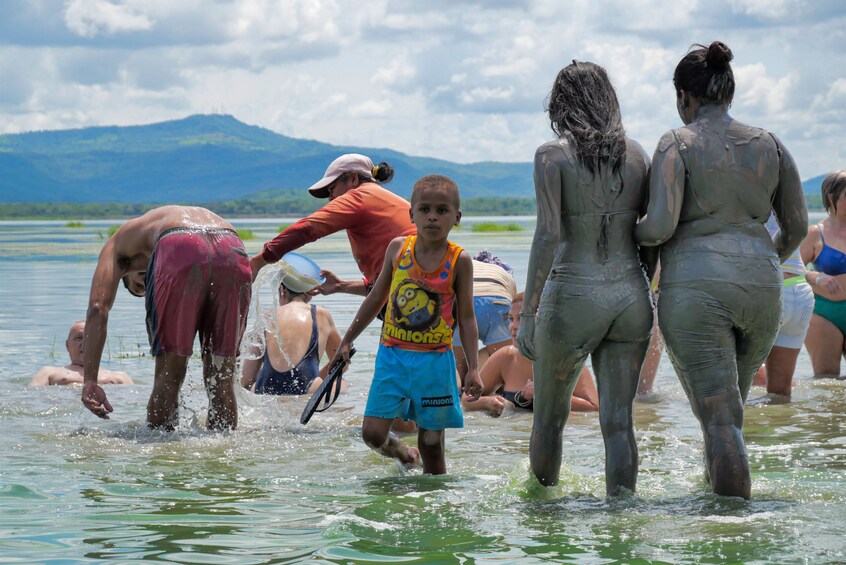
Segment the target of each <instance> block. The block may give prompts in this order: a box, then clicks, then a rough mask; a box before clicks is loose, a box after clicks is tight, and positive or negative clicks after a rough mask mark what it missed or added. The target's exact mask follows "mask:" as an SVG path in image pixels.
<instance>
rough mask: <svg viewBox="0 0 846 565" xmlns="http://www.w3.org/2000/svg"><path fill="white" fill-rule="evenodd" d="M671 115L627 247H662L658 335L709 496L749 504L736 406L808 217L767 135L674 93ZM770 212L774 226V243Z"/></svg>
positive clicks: (774, 322)
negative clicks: (674, 122) (689, 418)
mask: <svg viewBox="0 0 846 565" xmlns="http://www.w3.org/2000/svg"><path fill="white" fill-rule="evenodd" d="M678 107H679V114H680V116H681V118H682V120H683V121H684V123H685V124H687V125H686V127H684V128H681V129H679V130H676V134H675V135H674V134H673V132H672V131H670V132H667V133H666V134H664V136H663V137H662V138H661V140H660V141H659V143H658V147H657V149H656V151H655V155H654V157H653V159H652V174H651V179H650V187H649V207H648V213H647V216H646V218H644V219H643V220H642V221H641V222H640V223H639V224H638V225H637V228H636V230H635V236H636V238H637V241H638V243H640V244H641V245H646V246H657V245H661V244H663V245H662V247H661V269H662V272H661V296H660V299H659V304H658V316H659V324H660V326H661V330H662V332H663V335H664V338H665V340H666V344H667V351H668V353H669V357H670V359H671V360H672V362H673V366H674V367H675V370H676V373H677V374H678V375H679V379H680V380H681V382H682V385H683V387H684V389H685V392H686V393H687V396H688V398H689V400H690V403H691V407H692V410H693V413H694V415H695V416H696V417H697V418H698V419H699V422H700V424H701V426H702V432H703V435H704V439H705V462H706V474H707V475H708V476H709V478H710V482H711V486H712V488H713V490H714V492H715V493H717V494H724V495H730V496H742V497H744V498H749V496H750V493H751V479H750V476H749V463H748V459H747V455H746V446H745V444H744V439H743V432H742V427H743V405H744V402H745V400H746V396H747V394H748V392H749V387H750V385H751V383H752V378H753V376H754V374H755V371H756V370H757V369H758V367H760V365H761V363H762V362H763V361H764V359H765V358H766V357H767V354H768V353H769V351H770V349H771V346H772V344H773V341H774V339H775V336H776V333H777V331H778V323H779V318H780V315H781V289H782V284H783V283H782V281H783V277H782V273H781V268H780V266H779V264H780V263H781V261H784V260H785V259H787V258H788V257H789V256H790V254H791V253H792V252H793V250H794V249H796V247H797V246H798V245H799V243H800V242H801V241H802V239H803V237H804V235H805V233H806V232H807V221H808V220H807V210H806V208H805V200H804V197H803V195H802V187H801V181H800V179H799V174H798V171H797V169H796V165H795V164H794V162H793V159H792V157H791V156H790V153H788V152H787V150H786V149H785V148H784V147H783V146H781V144H780V142H779V141H778V140H777V139H776V138H775V137H774V136H772V135H771V134H769V133H767V132H766V131H764V130H761V129H758V128H753V127H750V126H747V125H745V124H742V123H739V122H737V121H735V120H734V119H732V118H731V117H730V116H729V115H728V112H727V106H726V105H707V106H700V104H699V103H698V102H697V101H696V100H694V99H692V98H691V97H690V96H689V95H688V93H686V92H684V91H682V93H681V95H680V97H679V105H678ZM686 171H687V174H688V177H689V178H688V182H687V183H686V182H685V172H686ZM771 209H772V210H773V211H774V213H775V215H776V218H777V219H778V222H779V224H780V226H781V230H780V231H779V232H778V233H777V234H776V235H775V236H774V237H773V238H772V239H770V236H769V234H768V232H767V229H766V227H765V225H764V224H765V223H766V221H767V218H768V217H769V214H770V210H771Z"/></svg>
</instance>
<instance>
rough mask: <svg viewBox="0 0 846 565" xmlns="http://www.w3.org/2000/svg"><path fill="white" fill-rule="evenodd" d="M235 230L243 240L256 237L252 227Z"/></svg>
mask: <svg viewBox="0 0 846 565" xmlns="http://www.w3.org/2000/svg"><path fill="white" fill-rule="evenodd" d="M235 231H236V232H237V233H238V237H240V238H241V239H242V240H243V241H247V240H250V239H255V238H256V236H255V234H254V233H253V230H251V229H246V228H241V229H239V230H235Z"/></svg>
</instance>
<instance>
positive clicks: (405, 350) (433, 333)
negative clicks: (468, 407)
mask: <svg viewBox="0 0 846 565" xmlns="http://www.w3.org/2000/svg"><path fill="white" fill-rule="evenodd" d="M459 206H460V198H459V195H458V187H457V186H456V184H455V183H454V182H453V181H452V180H451V179H450V178H448V177H445V176H443V175H428V176H425V177H423V178H421V179H420V180H418V181H417V182H416V183H415V184H414V188H413V190H412V192H411V212H410V213H411V221H412V222H414V225H415V226H417V235H409V236H402V237H398V238H396V239H394V240H392V241H391V243H390V244H389V245H388V249H387V251H386V253H385V262H384V265H383V266H382V271H381V273H380V274H379V277H378V278H377V279H376V284H375V285H374V287H373V290H372V291H371V292H370V294H368V295H367V298H365V299H364V302H363V303H362V304H361V308H360V309H359V311H358V314H357V315H356V317H355V319H354V320H353V323H352V324H351V325H350V327H349V329H348V330H347V334H346V335H345V336H344V339H343V340H342V342H341V346H340V348H339V349H338V353H337V354H336V355H335V359H333V361H332V364H334V363H335V361H337V360H338V358H340V356H342V355H343V357H344V359H345V360H347V361H349V351H350V348H351V346H352V343H353V341H354V340H355V339H356V338H357V337H358V336H359V334H360V333H361V332H362V331H363V330H364V328H366V327H367V325H368V324H370V322H372V321H373V318H375V317H376V314H377V313H378V312H379V310H380V309H381V308H382V306H383V305H384V304H385V302H386V301H387V311H386V314H385V322H384V324H383V326H382V338H381V340H380V344H379V352H378V354H377V355H376V367H375V374H374V376H373V382H372V383H371V385H370V394H369V395H368V399H367V408H366V409H365V412H364V421H363V423H362V430H361V435H362V438H363V439H364V442H365V443H366V444H367V445H368V446H369V447H370V448H371V449H373V450H375V451H377V452H379V453H381V454H382V455H384V456H386V457H393V458H395V459H397V460H398V461H400V462H401V463H402V464H404V465H405V466H406V467H409V468H410V467H413V466H417V465H420V464H421V462H422V465H423V472H424V473H431V474H433V475H439V474H443V473H446V461H445V459H444V430H445V429H446V428H461V427H463V426H464V417H463V416H462V413H461V398H460V391H459V388H458V383H457V379H456V372H455V357H454V356H453V352H452V332H453V328H454V327H455V324H456V322H457V323H458V326H459V332H460V333H461V342H462V343H464V344H467V345H466V347H465V350H464V354H465V355H466V358H467V366H468V370H467V374H466V375H465V377H464V380H463V382H462V389H463V391H464V393H465V394H466V395H467V396H468V399H470V400H476V399H478V398H479V395H480V394H481V392H482V380H481V378H480V377H479V369H478V348H477V345H476V344H477V342H478V329H477V328H476V316H475V314H474V312H473V263H472V260H471V259H470V256H469V255H468V254H467V253H466V252H465V251H464V250H463V249H461V248H460V247H458V246H457V245H455V244H454V243H452V242H451V241H448V240H447V237H449V232H450V230H451V229H452V227H453V226H457V225H458V222H459V221H460V220H461V210H460V209H459ZM455 313H457V315H456V314H455ZM471 344H472V345H471ZM396 417H401V418H403V419H406V420H414V421H415V422H416V423H417V425H418V428H419V429H418V434H417V444H418V447H417V448H414V447H406V446H405V445H403V443H402V442H401V441H400V440H399V438H398V437H397V436H395V435H394V434H392V433H391V431H390V430H391V423H392V422H393V420H394V418H396Z"/></svg>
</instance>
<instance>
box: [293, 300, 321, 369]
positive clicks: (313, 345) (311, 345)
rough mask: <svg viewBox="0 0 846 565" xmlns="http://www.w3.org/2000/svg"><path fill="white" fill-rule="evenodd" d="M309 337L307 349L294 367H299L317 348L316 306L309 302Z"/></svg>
mask: <svg viewBox="0 0 846 565" xmlns="http://www.w3.org/2000/svg"><path fill="white" fill-rule="evenodd" d="M310 306H311V338H309V340H308V349H306V352H305V353H303V357H302V359H300V360H299V362H298V363H297V364H296V365H295V366H294V368H295V369H299V368H300V365H302V364H303V363H305V362H307V361H308V360H309V358H310V357H311V356H312V355H314V353H315V350H316V349H317V345H318V340H317V338H318V335H317V306H316V305H314V304H311V305H310Z"/></svg>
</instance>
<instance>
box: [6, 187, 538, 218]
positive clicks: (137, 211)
mask: <svg viewBox="0 0 846 565" xmlns="http://www.w3.org/2000/svg"><path fill="white" fill-rule="evenodd" d="M324 203H325V202H324V201H323V200H316V199H314V198H312V197H310V196H308V195H305V196H299V195H291V194H289V193H286V194H281V195H279V196H277V197H261V198H249V197H246V198H237V199H234V200H226V201H222V202H216V201H212V202H179V203H178V204H183V205H197V206H203V207H204V208H208V209H209V210H211V211H212V212H214V213H216V214H219V215H221V216H223V217H238V218H249V217H255V218H262V217H263V218H272V217H284V216H296V217H299V216H305V215H307V214H310V213H312V212H314V211H315V210H317V209H318V208H319V207H320V205H321V204H324ZM157 206H161V204H152V203H146V204H145V203H137V202H86V203H79V202H14V203H6V204H3V205H2V206H0V219H3V220H65V219H76V220H96V219H106V218H116V219H117V218H133V217H135V216H140V215H141V214H143V213H144V212H146V211H148V210H150V209H152V208H155V207H157ZM461 208H462V210H463V212H464V213H465V214H469V215H476V216H524V215H533V214H535V211H536V206H535V199H534V198H484V197H482V198H464V199H462V201H461Z"/></svg>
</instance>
